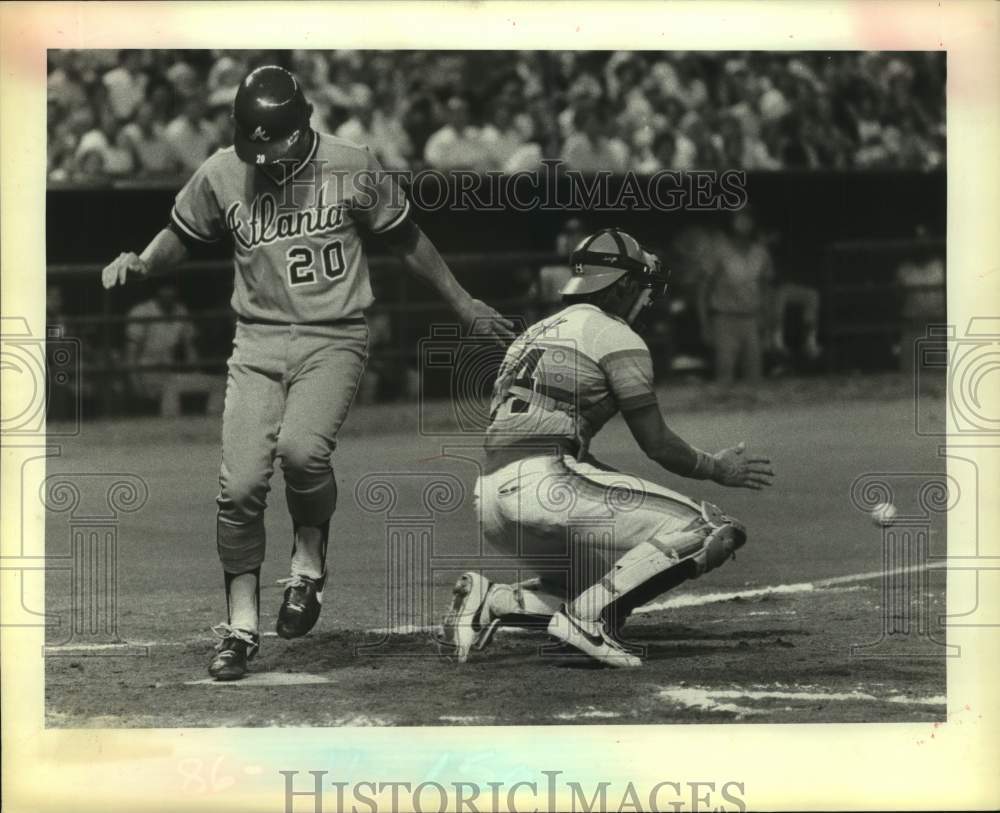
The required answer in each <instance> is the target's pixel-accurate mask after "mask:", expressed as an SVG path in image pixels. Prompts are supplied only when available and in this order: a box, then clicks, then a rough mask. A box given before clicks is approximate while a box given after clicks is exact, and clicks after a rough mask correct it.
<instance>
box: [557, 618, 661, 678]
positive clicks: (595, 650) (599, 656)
mask: <svg viewBox="0 0 1000 813" xmlns="http://www.w3.org/2000/svg"><path fill="white" fill-rule="evenodd" d="M548 633H549V635H551V636H553V637H554V638H557V639H559V640H560V641H562V642H563V643H566V644H569V645H570V646H573V647H575V648H576V649H579V650H580V651H581V652H583V653H584V654H586V655H590V657H592V658H593V659H594V660H597V661H600V662H601V663H604V664H607V665H608V666H616V667H635V666H642V659H641V658H639V657H637V656H636V655H633V654H632V653H631V652H629V651H628V650H627V649H625V647H623V646H622V645H621V644H620V643H618V641H616V640H615V639H614V638H612V637H611V636H610V635H609V634H608V628H607V625H606V624H605V622H604V620H603V619H602V620H601V621H586V620H584V619H582V618H578V617H577V616H575V615H573V613H572V612H570V610H569V609H568V608H567V607H566V605H565V604H564V605H563V606H562V607H561V608H560V609H559V611H558V612H557V613H556V614H555V615H553V616H552V620H551V621H549V628H548Z"/></svg>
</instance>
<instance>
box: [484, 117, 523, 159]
mask: <svg viewBox="0 0 1000 813" xmlns="http://www.w3.org/2000/svg"><path fill="white" fill-rule="evenodd" d="M524 126H525V124H524V123H522V127H524ZM482 139H483V143H484V144H485V145H486V146H487V148H488V149H489V150H490V152H491V153H492V156H493V165H494V166H496V167H501V168H504V167H506V166H507V164H508V162H509V161H510V160H511V158H513V157H514V156H515V155H517V154H518V151H519V150H520V149H521V146H522V145H523V144H524V140H525V139H524V135H523V133H522V130H521V129H519V128H518V126H517V124H516V122H515V120H514V115H513V112H512V111H511V109H510V106H509V105H507V104H499V105H497V107H496V109H495V110H494V112H493V121H492V122H491V123H489V124H487V125H486V126H485V127H483V130H482Z"/></svg>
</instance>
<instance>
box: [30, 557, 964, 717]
mask: <svg viewBox="0 0 1000 813" xmlns="http://www.w3.org/2000/svg"><path fill="white" fill-rule="evenodd" d="M940 575H943V574H940ZM942 581H943V580H942ZM698 595H699V594H697V593H687V594H684V597H683V599H682V596H681V594H678V596H677V597H675V598H674V599H673V600H672V606H669V607H667V608H662V606H656V605H654V606H653V607H650V608H647V611H646V612H643V613H640V614H637V616H636V617H635V618H634V619H633V620H632V621H630V623H629V625H628V632H629V639H630V641H631V642H632V643H634V644H635V645H637V646H640V647H643V648H644V650H645V663H644V665H643V667H642V668H639V669H634V670H626V671H621V670H615V669H608V668H604V667H601V666H599V665H597V664H595V663H594V662H593V661H590V660H589V659H587V658H585V657H580V656H573V655H566V654H564V653H561V654H560V653H557V654H553V653H551V652H547V651H546V650H545V649H544V646H545V645H546V644H547V643H548V642H549V641H548V638H547V637H546V636H545V635H544V634H542V633H541V632H519V631H507V632H505V633H504V634H500V635H497V636H496V637H495V638H494V641H493V643H492V644H491V645H490V647H489V648H488V649H487V650H485V651H483V652H473V653H472V655H471V656H470V659H469V662H468V663H466V664H464V665H459V664H457V663H455V662H454V661H452V660H450V659H448V658H447V657H445V656H443V655H442V654H440V653H439V652H438V651H437V647H436V646H435V645H434V641H433V629H432V628H426V629H425V628H410V629H409V630H408V631H407V632H405V633H402V634H390V635H388V636H385V635H384V634H377V633H376V632H375V631H360V630H333V631H329V630H324V629H322V625H321V627H320V628H319V629H317V630H315V631H314V632H313V633H312V634H310V635H309V636H307V637H306V638H302V639H299V640H296V641H284V640H282V639H280V638H278V637H276V636H275V635H274V633H273V632H271V633H265V637H264V640H263V642H262V647H261V650H260V654H259V655H258V657H257V658H256V659H255V660H254V661H252V662H251V672H250V673H249V674H248V675H247V677H246V678H244V679H243V680H241V681H236V682H231V683H218V682H215V681H213V680H211V679H209V678H208V677H207V676H205V673H204V671H203V670H204V668H205V664H206V663H207V659H208V656H209V654H210V651H211V643H210V640H209V639H207V638H197V637H193V636H191V637H187V636H186V637H184V638H182V639H181V640H178V641H162V642H155V641H151V642H144V643H147V644H148V646H149V655H148V657H112V656H107V655H105V656H104V657H88V656H87V655H86V654H85V653H83V652H80V653H73V656H71V655H70V653H64V656H63V657H55V658H49V659H47V668H48V680H47V686H46V691H47V693H48V694H49V695H50V698H51V699H56V698H58V702H57V703H52V702H50V704H49V706H50V714H49V720H48V722H49V725H53V726H68V727H73V726H82V725H94V724H95V721H97V720H99V721H100V722H101V724H102V725H112V726H116V725H118V726H151V725H152V726H217V725H239V726H260V725H298V726H383V725H507V724H552V725H572V724H651V723H684V722H692V723H697V722H747V723H765V722H783V723H816V722H885V721H893V722H922V721H927V722H929V723H933V722H938V721H944V720H945V719H947V718H948V714H949V712H950V711H951V709H949V707H948V704H947V700H946V689H945V662H946V657H945V654H946V653H950V652H951V650H946V649H944V648H943V647H944V644H943V643H942V641H943V638H944V636H943V632H942V631H941V630H940V629H932V633H933V637H931V636H929V635H925V634H920V635H917V634H909V635H891V636H886V635H885V634H884V632H883V628H882V624H883V623H884V615H883V613H882V607H881V595H882V592H881V587H880V585H879V584H878V583H877V582H874V581H872V580H858V581H854V582H851V583H838V584H834V585H824V584H817V585H814V586H813V589H811V590H804V589H802V590H795V591H782V590H766V589H759V588H757V589H754V590H748V591H744V592H743V593H740V592H734V593H730V594H723V593H708V592H705V593H702V594H701V595H702V600H700V601H699V600H698V598H697V596H698ZM924 601H925V602H926V603H927V604H928V607H927V608H925V611H927V610H928V609H929V616H930V618H932V619H933V618H937V617H938V615H939V614H940V613H941V612H943V608H944V602H943V591H942V590H940V589H937V590H935V591H934V592H933V593H932V594H931V595H930V596H925V597H924ZM664 603H665V602H664ZM898 609H899V608H897V610H898ZM913 629H914V630H915V629H916V627H915V626H914V628H913ZM372 644H378V645H376V646H372ZM96 687H105V688H106V689H107V691H101V690H98V689H97V688H96ZM526 687H530V690H526Z"/></svg>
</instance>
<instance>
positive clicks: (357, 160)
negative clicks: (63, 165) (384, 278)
mask: <svg viewBox="0 0 1000 813" xmlns="http://www.w3.org/2000/svg"><path fill="white" fill-rule="evenodd" d="M279 171H280V170H279ZM408 212H409V203H408V202H407V200H406V199H405V197H404V196H403V193H402V191H401V190H400V189H399V187H398V185H397V184H396V183H395V182H394V181H393V180H392V179H391V177H390V176H388V175H387V174H386V173H385V172H384V171H383V170H382V167H381V166H380V165H379V163H378V161H377V160H376V159H375V157H374V156H373V155H372V154H371V152H370V151H369V150H368V149H367V148H366V147H362V146H359V145H357V144H353V143H351V142H349V141H345V140H344V139H340V138H336V137H334V136H331V135H327V134H325V133H316V135H315V137H314V139H313V145H312V147H311V149H310V152H309V155H308V157H307V159H306V160H304V161H303V162H302V163H301V164H299V165H298V166H297V167H296V169H295V171H294V172H289V173H288V174H287V176H286V177H285V178H284V180H283V182H282V183H277V182H275V181H274V180H273V179H272V178H270V177H269V176H268V175H267V174H266V173H265V172H264V171H262V170H258V169H256V168H255V167H251V166H249V165H247V164H245V163H243V162H242V161H240V159H239V158H237V157H236V153H235V152H234V151H233V148H232V147H229V148H228V149H224V150H220V151H219V152H217V153H215V155H213V156H211V157H210V158H209V159H208V160H206V161H205V163H203V164H202V165H201V166H200V167H199V168H198V170H197V171H196V172H195V173H194V175H193V176H192V177H191V179H190V180H189V181H188V182H187V184H186V185H185V186H184V188H183V189H181V191H180V192H179V193H178V194H177V199H176V202H175V204H174V208H173V210H172V211H171V219H172V221H173V224H174V228H176V229H179V230H180V231H182V232H183V233H184V234H185V235H186V236H187V237H188V238H190V239H192V240H197V241H201V242H215V241H216V240H220V239H222V238H224V237H226V236H227V235H228V236H230V237H231V239H232V242H233V248H234V251H233V258H234V266H235V280H234V284H233V297H232V307H233V310H234V311H236V313H237V315H239V316H241V317H243V318H245V319H251V320H253V319H257V320H265V321H274V322H287V323H296V324H298V323H307V322H327V321H332V320H336V319H344V318H348V317H356V316H359V315H361V313H362V312H363V311H364V310H365V309H366V308H367V307H369V306H370V305H371V304H372V302H373V300H374V297H373V296H372V290H371V284H370V282H369V276H368V262H367V260H366V258H365V252H364V249H363V246H362V240H361V235H362V232H365V231H367V232H371V233H376V234H377V233H380V232H386V231H389V230H390V229H392V228H394V227H396V226H397V225H399V224H400V223H401V222H403V220H404V219H405V218H406V216H407V213H408Z"/></svg>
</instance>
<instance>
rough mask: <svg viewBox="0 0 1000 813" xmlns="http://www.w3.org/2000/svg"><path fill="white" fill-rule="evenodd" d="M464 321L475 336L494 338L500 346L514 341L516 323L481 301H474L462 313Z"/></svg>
mask: <svg viewBox="0 0 1000 813" xmlns="http://www.w3.org/2000/svg"><path fill="white" fill-rule="evenodd" d="M461 317H462V321H463V322H464V323H465V325H466V326H467V327H468V328H469V331H470V333H472V334H473V335H475V336H486V337H491V338H493V339H494V340H495V341H496V342H498V343H499V344H510V342H512V341H513V340H514V337H515V335H516V334H515V333H514V323H513V322H512V321H510V319H507V318H506V317H504V316H501V315H500V313H499V312H498V311H496V310H494V309H493V308H491V307H490V306H489V305H487V304H486V303H485V302H483V301H482V300H481V299H473V300H471V301H470V303H469V306H468V307H467V308H466V309H465V310H464V311H463V312H462V313H461Z"/></svg>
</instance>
